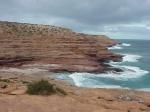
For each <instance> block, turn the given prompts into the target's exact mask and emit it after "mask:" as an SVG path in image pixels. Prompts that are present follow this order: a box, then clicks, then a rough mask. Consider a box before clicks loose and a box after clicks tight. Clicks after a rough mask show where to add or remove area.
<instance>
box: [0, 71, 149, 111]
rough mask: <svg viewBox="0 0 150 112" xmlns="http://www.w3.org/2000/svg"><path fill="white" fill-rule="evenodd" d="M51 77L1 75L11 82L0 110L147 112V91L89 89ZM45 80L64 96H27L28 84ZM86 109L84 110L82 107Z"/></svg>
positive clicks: (13, 73) (1, 100) (42, 73)
mask: <svg viewBox="0 0 150 112" xmlns="http://www.w3.org/2000/svg"><path fill="white" fill-rule="evenodd" d="M49 75H50V74H47V73H46V72H41V73H40V72H39V73H36V74H34V73H33V74H30V75H27V74H23V73H22V74H21V73H18V72H2V73H0V76H1V80H2V79H3V80H4V79H5V80H11V84H10V85H11V86H9V88H7V91H5V92H3V93H2V91H1V92H0V107H1V111H3V112H7V111H8V109H9V111H13V112H20V111H21V112H27V111H28V112H33V111H37V112H60V110H61V112H70V111H71V112H76V111H80V112H96V111H98V112H99V111H100V112H108V111H112V112H127V111H145V112H149V111H150V102H149V101H150V94H149V92H139V91H133V90H122V89H90V88H81V87H76V86H73V85H70V84H68V83H66V82H64V81H60V80H55V79H51V78H49ZM41 79H45V80H48V81H50V82H51V83H52V84H55V85H57V86H58V87H60V88H62V89H63V90H64V91H65V92H66V93H67V95H66V96H60V95H50V96H36V95H28V94H26V93H25V92H26V84H27V83H28V82H32V81H37V80H41ZM85 107H86V108H85Z"/></svg>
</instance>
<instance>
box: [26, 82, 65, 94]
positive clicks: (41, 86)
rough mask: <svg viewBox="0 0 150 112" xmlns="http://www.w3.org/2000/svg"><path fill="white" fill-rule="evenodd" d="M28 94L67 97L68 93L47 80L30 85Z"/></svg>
mask: <svg viewBox="0 0 150 112" xmlns="http://www.w3.org/2000/svg"><path fill="white" fill-rule="evenodd" d="M27 93H28V94H31V95H52V94H61V95H67V94H66V92H65V91H64V90H62V89H60V88H58V87H56V86H55V85H54V84H51V83H49V82H48V81H46V80H41V81H38V82H33V83H30V84H29V85H28V89H27Z"/></svg>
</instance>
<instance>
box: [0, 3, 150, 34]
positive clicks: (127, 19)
mask: <svg viewBox="0 0 150 112" xmlns="http://www.w3.org/2000/svg"><path fill="white" fill-rule="evenodd" d="M149 12H150V0H0V19H1V20H10V21H19V22H31V23H44V24H54V25H60V26H65V27H69V28H73V29H75V30H76V31H81V32H82V31H83V30H86V31H89V32H90V31H98V30H101V32H102V31H104V30H105V29H104V27H105V26H108V25H116V24H132V23H140V22H141V23H144V22H145V23H144V24H147V21H149V19H150V13H149ZM127 29H128V28H127ZM120 30H121V29H120ZM120 30H119V31H120ZM130 31H132V32H133V33H136V32H139V30H138V29H136V28H134V31H133V30H132V29H130ZM110 32H111V31H110Z"/></svg>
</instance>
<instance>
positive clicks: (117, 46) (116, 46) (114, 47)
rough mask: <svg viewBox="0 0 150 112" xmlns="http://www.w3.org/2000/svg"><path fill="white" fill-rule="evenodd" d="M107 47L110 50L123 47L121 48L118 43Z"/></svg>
mask: <svg viewBox="0 0 150 112" xmlns="http://www.w3.org/2000/svg"><path fill="white" fill-rule="evenodd" d="M108 49H110V50H112V49H123V48H122V47H121V45H119V44H118V45H115V46H112V47H109V48H108Z"/></svg>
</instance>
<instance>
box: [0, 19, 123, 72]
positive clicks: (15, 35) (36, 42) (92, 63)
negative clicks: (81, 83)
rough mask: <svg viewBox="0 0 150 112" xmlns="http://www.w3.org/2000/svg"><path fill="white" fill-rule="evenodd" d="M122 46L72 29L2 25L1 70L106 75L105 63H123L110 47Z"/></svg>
mask: <svg viewBox="0 0 150 112" xmlns="http://www.w3.org/2000/svg"><path fill="white" fill-rule="evenodd" d="M117 43H118V42H117V41H115V40H112V39H109V38H108V37H106V36H103V35H99V36H98V35H86V34H81V33H75V32H73V31H72V30H70V29H66V28H61V27H55V26H48V25H34V24H23V23H22V24H21V23H13V22H0V66H1V67H3V66H5V67H38V68H43V69H48V70H49V71H52V72H60V71H69V72H104V71H106V70H109V66H108V65H106V64H104V62H108V61H110V60H112V61H120V60H121V56H120V55H116V54H113V53H112V52H111V51H109V50H108V49H107V47H110V46H113V45H116V44H117Z"/></svg>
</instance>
